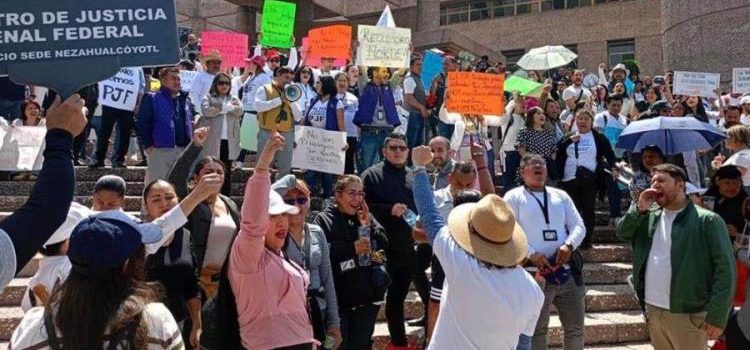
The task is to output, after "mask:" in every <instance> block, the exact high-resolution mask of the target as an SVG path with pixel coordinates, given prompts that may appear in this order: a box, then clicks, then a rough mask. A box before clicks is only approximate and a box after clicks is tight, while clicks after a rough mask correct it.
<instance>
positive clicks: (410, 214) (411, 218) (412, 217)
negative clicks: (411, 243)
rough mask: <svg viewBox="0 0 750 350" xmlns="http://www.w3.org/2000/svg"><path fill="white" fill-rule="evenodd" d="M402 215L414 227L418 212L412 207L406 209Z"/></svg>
mask: <svg viewBox="0 0 750 350" xmlns="http://www.w3.org/2000/svg"><path fill="white" fill-rule="evenodd" d="M402 217H403V218H404V221H406V223H407V224H408V225H409V227H411V228H414V225H416V224H417V213H415V212H414V211H413V210H411V209H406V211H405V212H404V215H403V216H402Z"/></svg>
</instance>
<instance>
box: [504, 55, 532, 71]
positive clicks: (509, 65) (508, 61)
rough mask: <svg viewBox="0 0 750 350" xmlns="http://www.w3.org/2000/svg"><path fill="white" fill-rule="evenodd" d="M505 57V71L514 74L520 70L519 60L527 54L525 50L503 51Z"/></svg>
mask: <svg viewBox="0 0 750 350" xmlns="http://www.w3.org/2000/svg"><path fill="white" fill-rule="evenodd" d="M501 53H502V54H503V56H505V69H506V70H507V71H509V72H514V71H516V70H518V65H517V64H516V63H518V60H520V59H521V57H523V55H524V54H525V53H526V51H525V50H524V49H517V50H505V51H501Z"/></svg>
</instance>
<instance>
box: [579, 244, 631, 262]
mask: <svg viewBox="0 0 750 350" xmlns="http://www.w3.org/2000/svg"><path fill="white" fill-rule="evenodd" d="M583 258H584V261H585V262H587V263H594V262H597V263H599V262H632V261H633V249H632V248H631V247H630V245H629V244H624V243H601V244H595V245H594V247H593V248H592V249H589V250H585V251H583Z"/></svg>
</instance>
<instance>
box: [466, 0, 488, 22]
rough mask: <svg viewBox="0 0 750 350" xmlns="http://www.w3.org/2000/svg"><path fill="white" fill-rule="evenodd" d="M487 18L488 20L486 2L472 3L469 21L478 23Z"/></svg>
mask: <svg viewBox="0 0 750 350" xmlns="http://www.w3.org/2000/svg"><path fill="white" fill-rule="evenodd" d="M487 18H490V4H489V3H488V2H487V1H474V2H472V3H471V13H470V16H469V19H470V20H472V21H478V20H482V19H487Z"/></svg>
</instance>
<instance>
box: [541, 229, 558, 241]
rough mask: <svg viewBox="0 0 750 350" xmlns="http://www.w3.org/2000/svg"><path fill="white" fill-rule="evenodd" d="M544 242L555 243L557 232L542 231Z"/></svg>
mask: <svg viewBox="0 0 750 350" xmlns="http://www.w3.org/2000/svg"><path fill="white" fill-rule="evenodd" d="M542 235H543V237H544V241H545V242H550V241H557V230H542Z"/></svg>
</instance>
